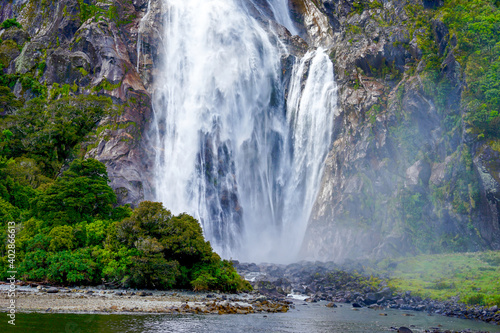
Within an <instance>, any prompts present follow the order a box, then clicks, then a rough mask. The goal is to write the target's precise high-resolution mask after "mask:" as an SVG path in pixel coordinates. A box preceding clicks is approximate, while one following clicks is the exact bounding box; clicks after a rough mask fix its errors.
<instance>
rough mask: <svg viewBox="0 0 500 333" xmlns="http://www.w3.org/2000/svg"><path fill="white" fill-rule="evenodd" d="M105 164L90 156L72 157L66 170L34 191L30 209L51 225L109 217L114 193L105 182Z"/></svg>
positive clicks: (106, 177)
mask: <svg viewBox="0 0 500 333" xmlns="http://www.w3.org/2000/svg"><path fill="white" fill-rule="evenodd" d="M108 181H109V179H108V176H107V172H106V167H105V166H104V165H103V164H102V163H100V162H98V161H97V160H94V159H87V160H78V159H77V160H74V161H73V162H72V163H71V165H70V167H69V170H67V171H65V172H64V173H63V176H62V177H60V178H58V179H57V180H56V182H55V183H54V184H53V185H51V186H50V187H49V188H47V190H46V191H44V192H43V193H41V194H40V195H38V197H37V198H36V199H35V201H34V207H33V213H34V214H35V215H36V216H37V217H38V218H40V219H43V220H45V221H50V223H51V224H54V225H62V224H74V223H77V222H80V221H83V220H89V219H90V218H92V217H100V218H106V217H108V218H109V217H110V214H111V211H112V209H113V207H112V205H113V204H114V203H116V194H115V193H114V192H113V190H112V189H111V188H110V187H109V186H108V184H107V183H108Z"/></svg>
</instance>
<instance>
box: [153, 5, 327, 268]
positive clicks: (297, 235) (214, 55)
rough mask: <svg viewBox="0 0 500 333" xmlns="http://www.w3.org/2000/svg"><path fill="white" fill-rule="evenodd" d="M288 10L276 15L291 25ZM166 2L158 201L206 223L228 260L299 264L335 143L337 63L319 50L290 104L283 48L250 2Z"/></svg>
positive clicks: (156, 131) (296, 76)
mask: <svg viewBox="0 0 500 333" xmlns="http://www.w3.org/2000/svg"><path fill="white" fill-rule="evenodd" d="M279 4H280V2H277V3H275V4H274V5H275V6H272V8H273V12H274V15H275V17H276V19H278V17H279V16H280V15H281V18H280V19H279V20H284V17H285V15H286V17H288V14H287V13H283V11H282V9H280V8H281V7H282V6H278V5H279ZM164 6H165V7H166V13H167V14H166V18H165V20H166V22H164V26H165V31H164V33H163V40H164V46H163V47H164V48H163V50H162V56H163V59H162V62H161V65H160V67H159V74H158V75H157V76H156V78H155V87H156V90H155V91H154V94H153V110H154V122H153V126H152V139H151V141H152V142H151V143H152V144H153V145H154V147H155V149H156V152H157V153H156V160H155V173H156V174H155V181H156V183H155V190H156V196H157V200H159V201H162V202H163V203H164V204H165V206H166V207H168V208H169V209H171V210H172V212H173V213H181V212H187V213H189V214H192V215H194V216H195V217H196V218H198V219H199V221H200V223H201V225H202V227H203V231H204V234H205V236H206V237H207V238H208V240H210V241H211V243H212V246H213V247H214V249H215V250H216V251H218V252H219V253H220V254H221V255H222V256H224V257H233V258H239V259H243V260H261V261H262V260H266V261H287V260H293V258H292V256H293V255H294V254H295V253H296V250H297V249H298V248H299V247H300V242H301V240H302V236H303V233H304V230H305V226H306V223H307V219H308V217H309V215H310V211H311V207H312V205H313V203H314V200H315V197H316V193H317V188H318V185H319V182H320V178H321V173H322V169H323V163H324V159H325V157H326V153H327V152H328V148H329V145H330V142H331V132H332V127H333V117H334V109H335V90H336V88H335V83H334V80H333V67H332V64H331V62H330V60H329V59H328V56H326V54H325V52H324V51H323V50H322V49H318V50H316V51H311V52H308V53H307V54H306V55H305V56H304V58H303V59H302V60H301V61H298V62H297V63H296V64H295V67H294V69H293V75H292V79H291V83H290V88H289V94H288V102H287V103H285V94H284V91H285V87H284V86H283V83H282V78H281V62H280V58H281V56H282V54H283V53H284V52H286V50H284V49H283V46H282V45H283V44H282V43H281V42H280V41H279V39H278V38H277V34H276V33H275V32H274V31H272V28H270V26H263V24H262V23H261V22H258V20H256V19H255V18H253V17H251V16H250V15H249V14H248V12H249V11H248V10H247V9H246V7H245V4H244V3H242V2H241V1H237V0H164ZM278 13H280V15H278ZM288 20H289V17H288ZM283 22H285V23H286V20H285V21H283ZM289 24H291V22H289ZM290 27H293V25H290ZM289 29H290V28H289ZM306 74H307V75H306Z"/></svg>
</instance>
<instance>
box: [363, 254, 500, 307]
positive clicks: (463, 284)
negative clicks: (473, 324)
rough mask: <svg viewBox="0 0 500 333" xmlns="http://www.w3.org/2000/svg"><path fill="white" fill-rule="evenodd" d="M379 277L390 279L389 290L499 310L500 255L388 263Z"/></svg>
mask: <svg viewBox="0 0 500 333" xmlns="http://www.w3.org/2000/svg"><path fill="white" fill-rule="evenodd" d="M372 273H373V272H372ZM376 274H382V275H385V276H389V277H390V282H389V285H390V287H392V288H394V289H396V290H399V291H406V290H410V291H412V294H413V295H418V296H421V297H423V298H426V297H429V298H433V299H438V300H447V299H449V298H450V297H456V296H458V297H459V300H460V301H461V302H463V303H466V304H470V305H498V306H500V251H489V252H475V253H453V254H451V253H450V254H434V255H420V256H416V257H411V258H400V259H386V260H384V261H382V262H380V263H379V264H378V266H377V267H376Z"/></svg>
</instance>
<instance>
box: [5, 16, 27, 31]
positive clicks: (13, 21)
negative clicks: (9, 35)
mask: <svg viewBox="0 0 500 333" xmlns="http://www.w3.org/2000/svg"><path fill="white" fill-rule="evenodd" d="M10 27H18V28H19V29H22V28H23V27H22V26H21V23H19V22H17V20H16V18H11V19H6V20H5V21H3V22H2V23H1V24H0V29H9V28H10Z"/></svg>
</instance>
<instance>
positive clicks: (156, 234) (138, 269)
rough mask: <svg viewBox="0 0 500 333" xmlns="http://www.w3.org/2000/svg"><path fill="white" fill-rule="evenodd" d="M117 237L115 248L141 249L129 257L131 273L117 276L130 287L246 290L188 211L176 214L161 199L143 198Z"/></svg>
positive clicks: (117, 226)
mask: <svg viewBox="0 0 500 333" xmlns="http://www.w3.org/2000/svg"><path fill="white" fill-rule="evenodd" d="M116 235H117V240H118V243H115V246H118V244H123V245H125V246H126V247H128V248H134V249H136V250H137V252H138V253H139V255H138V256H134V257H132V260H131V265H130V276H129V277H121V279H124V278H126V279H129V280H130V283H131V285H144V284H147V285H148V286H150V287H153V286H154V287H155V288H157V287H158V286H160V287H163V288H169V287H172V286H177V287H193V288H194V289H195V290H205V289H219V290H223V291H237V290H241V289H249V285H248V284H246V283H245V282H244V281H243V280H242V279H241V278H240V277H239V275H238V274H237V273H236V270H235V269H234V268H233V266H232V264H231V263H230V262H227V261H221V259H220V257H219V256H218V255H217V254H215V253H213V251H212V247H211V246H210V243H209V242H206V241H205V240H204V238H203V234H202V230H201V226H200V225H199V223H198V221H197V220H196V219H194V218H193V217H191V216H189V215H187V214H180V215H178V216H174V215H172V213H171V212H170V211H169V210H167V209H165V208H164V207H163V205H162V204H161V203H157V202H150V201H143V202H141V203H140V204H139V206H138V207H137V208H136V209H135V210H134V211H133V213H132V215H131V216H130V217H129V218H126V219H124V220H123V221H121V222H119V223H118V224H117V225H116Z"/></svg>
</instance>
